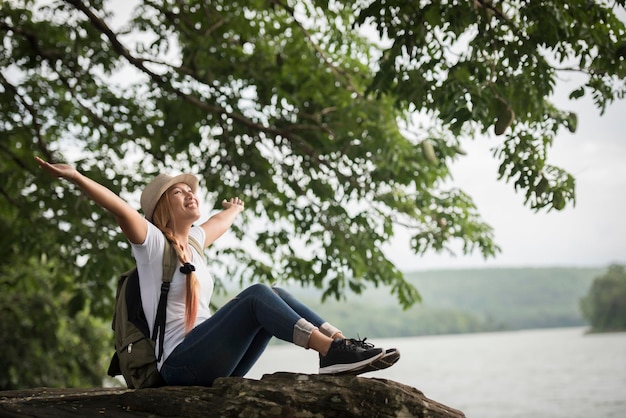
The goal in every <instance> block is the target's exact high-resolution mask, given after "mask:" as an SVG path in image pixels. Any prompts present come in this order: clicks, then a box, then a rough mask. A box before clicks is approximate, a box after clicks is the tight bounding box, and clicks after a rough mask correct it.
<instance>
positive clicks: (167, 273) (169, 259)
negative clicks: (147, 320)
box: [152, 237, 202, 361]
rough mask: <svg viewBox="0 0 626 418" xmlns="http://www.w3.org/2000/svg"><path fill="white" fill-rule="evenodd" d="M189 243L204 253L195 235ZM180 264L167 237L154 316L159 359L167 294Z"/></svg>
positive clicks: (163, 335) (158, 357)
mask: <svg viewBox="0 0 626 418" xmlns="http://www.w3.org/2000/svg"><path fill="white" fill-rule="evenodd" d="M189 244H190V245H191V246H192V247H193V248H195V249H196V251H198V253H200V254H202V246H201V245H200V243H199V242H198V241H197V240H196V239H195V238H193V237H189ZM177 265H178V257H177V256H176V251H175V250H174V248H172V244H171V243H170V241H169V240H168V239H167V238H166V239H165V248H164V249H163V277H161V296H160V297H159V305H158V307H157V313H156V317H155V318H154V327H153V328H152V341H155V342H156V339H157V336H158V337H159V355H158V356H157V361H161V357H162V356H163V343H164V341H165V313H166V307H167V294H168V292H169V291H170V283H171V282H172V278H173V277H174V272H175V271H176V266H177Z"/></svg>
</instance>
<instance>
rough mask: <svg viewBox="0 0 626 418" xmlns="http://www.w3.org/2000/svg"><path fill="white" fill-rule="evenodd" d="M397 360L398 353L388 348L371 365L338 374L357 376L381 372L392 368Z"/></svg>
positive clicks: (398, 357) (398, 358)
mask: <svg viewBox="0 0 626 418" xmlns="http://www.w3.org/2000/svg"><path fill="white" fill-rule="evenodd" d="M398 360H400V351H398V350H397V349H395V348H390V349H387V350H386V351H385V353H384V354H383V355H382V356H381V357H379V358H377V359H376V360H374V361H372V362H371V363H368V364H366V365H365V366H362V367H361V368H359V369H355V370H350V371H346V372H342V373H339V374H348V375H359V374H363V373H369V372H375V371H377V370H383V369H386V368H388V367H391V366H393V365H394V364H396V363H397V362H398Z"/></svg>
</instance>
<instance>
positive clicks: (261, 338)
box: [36, 157, 400, 386]
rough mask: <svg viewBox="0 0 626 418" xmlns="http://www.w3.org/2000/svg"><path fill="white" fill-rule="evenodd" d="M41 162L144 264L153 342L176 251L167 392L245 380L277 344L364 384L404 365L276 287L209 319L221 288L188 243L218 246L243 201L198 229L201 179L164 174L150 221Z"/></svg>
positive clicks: (146, 198)
mask: <svg viewBox="0 0 626 418" xmlns="http://www.w3.org/2000/svg"><path fill="white" fill-rule="evenodd" d="M36 160H37V162H38V164H39V165H40V167H41V168H43V169H44V170H46V171H47V172H48V173H49V174H51V175H52V176H54V177H60V178H65V179H67V180H69V181H71V182H73V183H74V184H75V185H76V186H78V187H79V188H80V189H81V190H82V191H83V192H84V193H85V194H87V196H89V197H90V198H91V199H92V200H93V201H94V202H96V203H97V204H98V205H100V206H102V207H103V208H104V209H106V210H107V211H109V212H111V213H112V214H113V216H115V219H116V221H117V223H118V225H119V226H120V228H121V229H122V232H123V233H124V235H125V236H126V238H127V239H128V240H129V241H130V243H131V247H132V252H133V255H134V257H135V259H136V262H137V269H138V272H139V280H140V288H141V297H142V303H143V308H144V311H145V314H146V318H147V320H148V324H150V328H151V329H150V332H152V326H153V324H154V318H155V315H156V308H157V304H158V299H159V295H160V286H161V275H162V258H163V248H164V245H165V240H166V239H167V240H169V241H170V242H171V243H172V244H173V245H172V246H173V247H174V248H175V250H176V253H177V255H178V258H179V261H180V264H181V267H180V270H178V271H176V272H175V273H174V277H173V279H172V283H171V288H170V292H169V295H168V300H167V313H166V318H167V324H166V327H165V334H164V335H165V341H164V346H163V355H162V356H161V359H160V360H159V362H158V368H159V370H160V373H161V375H162V377H163V379H164V380H165V382H166V383H167V384H169V385H205V386H210V385H211V384H212V383H213V381H214V380H215V379H216V378H218V377H224V376H244V375H245V374H246V373H247V372H248V370H250V368H251V367H252V366H253V365H254V363H255V362H256V360H257V359H258V358H259V356H260V355H261V353H262V352H263V351H264V350H265V348H266V346H267V344H268V342H269V340H270V339H271V337H272V336H275V337H277V338H280V339H282V340H285V341H289V342H292V343H294V344H296V345H299V346H301V347H304V348H307V349H308V348H311V349H314V350H315V351H317V352H318V353H319V359H320V360H319V361H320V369H319V371H320V373H324V374H360V373H365V372H368V371H373V370H378V369H382V368H385V367H389V366H390V365H392V364H393V363H395V362H396V361H397V360H398V359H399V357H400V354H399V352H398V351H397V350H395V349H390V350H386V351H383V350H382V349H381V348H376V347H374V346H373V345H372V344H370V343H366V342H365V340H362V341H361V340H355V339H347V338H346V337H345V336H344V335H343V334H342V332H341V331H340V330H339V329H337V328H335V327H334V326H332V325H331V324H329V323H328V322H326V321H324V320H323V319H322V318H320V317H319V316H318V315H317V314H315V313H314V312H312V311H311V310H310V309H309V308H307V307H306V306H304V305H303V304H302V303H300V302H298V301H297V300H296V299H294V298H293V297H292V296H291V295H290V294H288V293H287V292H285V291H284V290H282V289H279V288H275V287H274V288H270V287H268V286H265V285H261V284H255V285H252V286H250V287H249V288H247V289H246V290H244V291H242V292H241V293H240V294H239V295H237V296H236V297H235V298H234V299H233V300H231V301H230V302H228V303H227V304H226V305H224V306H223V307H222V308H220V309H219V310H217V312H215V313H214V314H211V311H210V308H209V303H210V300H211V296H212V293H213V279H212V278H211V275H210V273H209V271H208V268H207V266H206V264H205V261H204V256H203V255H202V254H200V253H198V252H197V250H195V249H194V248H193V247H192V246H191V245H189V239H190V238H193V239H195V240H196V241H197V242H199V243H201V245H202V246H203V248H206V247H208V246H209V245H211V244H212V243H213V242H214V241H215V240H216V239H217V238H219V237H220V236H221V235H222V234H224V232H226V231H227V230H228V229H229V228H230V226H231V225H232V223H233V222H234V220H235V219H236V218H237V216H238V215H239V213H241V211H243V209H244V203H243V202H242V201H241V200H240V199H239V198H232V199H230V200H224V201H223V202H222V207H223V210H222V211H221V212H219V213H217V214H215V215H213V216H211V217H210V218H209V219H208V220H207V221H206V222H204V223H202V224H201V225H199V226H194V222H196V221H197V220H198V219H199V218H200V207H199V206H200V205H199V201H198V198H197V197H196V192H197V188H198V179H197V178H196V177H195V176H193V175H191V174H181V175H178V176H174V177H172V176H169V175H167V174H160V175H158V176H157V177H156V178H155V179H154V180H152V181H151V182H150V183H149V184H148V185H147V186H146V188H145V189H144V191H143V193H142V195H141V209H142V210H143V212H144V215H145V217H144V216H142V215H141V214H139V212H137V211H136V210H135V209H133V208H132V207H131V206H130V205H129V204H127V203H126V202H125V201H124V200H122V199H121V198H120V197H119V196H117V195H116V194H115V193H113V192H112V191H111V190H109V189H107V188H106V187H104V186H102V185H101V184H99V183H97V182H95V181H93V180H91V179H89V178H87V177H85V176H84V175H82V174H81V173H79V172H78V171H77V170H76V169H75V168H73V167H71V166H69V165H66V164H50V163H48V162H46V161H44V160H42V159H41V158H38V157H36Z"/></svg>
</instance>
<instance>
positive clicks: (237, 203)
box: [222, 197, 243, 212]
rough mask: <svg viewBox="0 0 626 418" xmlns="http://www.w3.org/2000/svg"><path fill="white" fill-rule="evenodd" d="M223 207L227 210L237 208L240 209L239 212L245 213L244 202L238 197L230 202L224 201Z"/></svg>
mask: <svg viewBox="0 0 626 418" xmlns="http://www.w3.org/2000/svg"><path fill="white" fill-rule="evenodd" d="M222 207H223V208H224V209H225V210H226V209H230V208H236V209H239V212H241V211H243V200H241V199H239V198H238V197H233V198H231V199H230V200H226V199H224V200H222Z"/></svg>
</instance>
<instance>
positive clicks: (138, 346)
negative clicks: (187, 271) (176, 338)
mask: <svg viewBox="0 0 626 418" xmlns="http://www.w3.org/2000/svg"><path fill="white" fill-rule="evenodd" d="M189 245H191V246H192V247H193V248H195V249H196V251H198V253H200V254H202V247H201V246H200V243H198V241H197V240H195V239H194V238H192V237H189ZM177 265H178V257H177V256H176V252H175V251H174V248H172V245H171V243H170V242H169V240H167V239H166V240H165V248H164V249H163V277H162V278H161V280H162V283H161V296H160V297H159V304H158V308H157V314H156V318H155V320H154V327H153V332H152V335H150V330H149V327H148V321H147V320H146V315H145V313H144V311H143V305H142V303H141V291H140V289H139V274H138V273H137V267H135V268H133V269H131V270H129V271H127V272H125V273H123V274H122V275H121V276H120V278H119V279H118V281H117V293H116V296H115V311H114V313H113V321H112V325H111V326H112V328H113V332H114V334H115V353H114V354H113V358H112V359H111V363H110V365H109V370H108V372H107V374H108V375H109V376H111V377H115V376H119V375H120V374H121V375H122V376H124V380H125V381H126V385H127V386H128V387H129V388H130V389H141V388H148V387H158V386H164V385H165V381H164V380H163V378H162V377H161V375H160V373H159V370H158V369H157V362H158V361H160V360H161V356H162V355H163V341H164V338H165V313H166V307H167V293H168V292H169V289H170V282H171V281H172V276H173V275H174V271H175V270H176V266H177ZM157 337H158V344H159V345H158V347H159V350H158V353H159V355H158V357H157V356H156V354H155V347H156V345H157Z"/></svg>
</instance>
